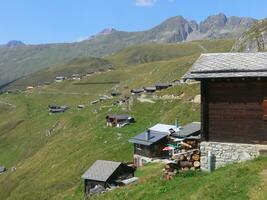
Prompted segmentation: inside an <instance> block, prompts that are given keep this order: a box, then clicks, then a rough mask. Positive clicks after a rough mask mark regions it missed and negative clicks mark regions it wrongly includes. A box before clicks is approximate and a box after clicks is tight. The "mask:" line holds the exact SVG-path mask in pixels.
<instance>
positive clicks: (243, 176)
mask: <svg viewBox="0 0 267 200" xmlns="http://www.w3.org/2000/svg"><path fill="white" fill-rule="evenodd" d="M266 166H267V158H266V157H263V158H258V159H256V160H253V161H249V162H246V163H242V164H233V165H228V166H226V167H223V168H220V169H218V170H217V171H215V172H213V173H212V174H208V173H204V172H193V171H189V172H185V173H182V174H179V175H178V176H177V177H175V178H174V179H173V180H171V181H165V180H161V179H160V177H161V176H162V173H161V169H162V168H163V167H162V166H161V165H157V164H153V165H152V164H151V165H148V166H145V167H144V168H140V169H138V171H137V176H139V177H140V180H139V183H136V184H133V185H130V186H126V187H122V188H119V189H118V190H114V191H112V192H110V193H106V194H104V195H101V196H99V197H96V198H93V199H99V200H101V199H117V200H123V199H133V200H135V199H136V200H137V199H143V200H149V199H162V200H170V199H183V200H194V199H205V200H211V199H212V200H222V199H227V200H228V199H229V200H231V199H235V200H246V199H258V200H259V199H261V200H264V199H266V198H267V185H266V184H267V181H266V177H267V173H266V170H267V168H266Z"/></svg>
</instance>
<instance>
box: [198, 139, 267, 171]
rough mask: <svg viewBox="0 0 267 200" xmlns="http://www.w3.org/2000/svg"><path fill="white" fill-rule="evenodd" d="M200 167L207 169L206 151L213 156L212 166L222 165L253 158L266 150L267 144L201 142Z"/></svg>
mask: <svg viewBox="0 0 267 200" xmlns="http://www.w3.org/2000/svg"><path fill="white" fill-rule="evenodd" d="M200 151H201V169H202V170H204V171H206V170H208V152H209V151H211V153H212V156H213V163H212V165H213V167H214V168H215V169H216V168H218V167H221V166H224V165H225V164H228V163H234V162H242V161H246V160H250V159H253V158H255V157H257V156H259V155H260V154H261V153H266V152H267V145H255V144H239V143H221V142H201V143H200Z"/></svg>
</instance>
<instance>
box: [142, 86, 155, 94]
mask: <svg viewBox="0 0 267 200" xmlns="http://www.w3.org/2000/svg"><path fill="white" fill-rule="evenodd" d="M144 90H145V92H146V93H154V92H156V87H155V86H150V87H144Z"/></svg>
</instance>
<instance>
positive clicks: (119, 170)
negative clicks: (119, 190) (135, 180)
mask: <svg viewBox="0 0 267 200" xmlns="http://www.w3.org/2000/svg"><path fill="white" fill-rule="evenodd" d="M134 172H135V169H134V168H133V167H130V166H128V165H126V164H124V163H121V162H114V161H107V160H97V161H96V162H95V163H94V164H93V165H92V166H91V167H90V168H89V169H88V170H87V171H86V172H85V173H84V174H83V175H82V179H83V180H84V192H85V194H86V195H88V194H90V191H91V190H93V189H94V188H96V187H100V188H107V187H112V186H116V185H119V183H120V182H121V181H123V180H126V179H129V178H132V177H134Z"/></svg>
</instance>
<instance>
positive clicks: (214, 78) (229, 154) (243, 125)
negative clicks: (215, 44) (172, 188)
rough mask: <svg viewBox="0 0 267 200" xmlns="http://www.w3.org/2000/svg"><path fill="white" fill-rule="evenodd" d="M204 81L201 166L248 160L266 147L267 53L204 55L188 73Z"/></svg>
mask: <svg viewBox="0 0 267 200" xmlns="http://www.w3.org/2000/svg"><path fill="white" fill-rule="evenodd" d="M184 78H185V79H195V80H199V81H200V82H201V121H202V123H201V124H202V126H201V137H202V140H203V142H202V143H201V157H202V158H201V165H202V169H207V153H208V150H210V151H211V152H212V153H213V154H214V156H215V157H216V163H215V166H216V167H218V166H221V165H224V164H225V163H227V162H235V161H242V160H247V159H250V158H253V157H256V156H258V155H259V154H260V152H263V151H262V150H263V149H267V145H266V144H267V53H215V54H202V55H201V56H200V58H199V59H198V60H197V61H196V62H195V64H194V65H193V66H192V68H191V70H190V71H189V72H188V73H187V74H186V75H185V76H184Z"/></svg>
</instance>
